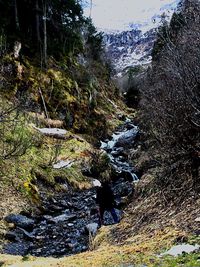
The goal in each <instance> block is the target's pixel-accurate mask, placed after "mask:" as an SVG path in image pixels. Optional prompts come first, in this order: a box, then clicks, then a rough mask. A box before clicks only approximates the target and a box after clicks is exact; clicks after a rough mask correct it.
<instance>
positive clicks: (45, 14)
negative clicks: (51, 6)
mask: <svg viewBox="0 0 200 267" xmlns="http://www.w3.org/2000/svg"><path fill="white" fill-rule="evenodd" d="M43 31H44V43H43V53H44V65H45V66H46V65H47V4H46V0H45V1H44V2H43Z"/></svg>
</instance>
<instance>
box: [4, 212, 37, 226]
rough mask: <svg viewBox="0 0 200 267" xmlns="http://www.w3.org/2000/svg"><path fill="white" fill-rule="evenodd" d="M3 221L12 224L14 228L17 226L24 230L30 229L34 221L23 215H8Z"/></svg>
mask: <svg viewBox="0 0 200 267" xmlns="http://www.w3.org/2000/svg"><path fill="white" fill-rule="evenodd" d="M5 221H6V222H8V223H14V224H15V225H16V226H19V227H21V228H24V229H31V228H33V225H34V222H35V221H34V220H33V219H29V218H27V217H26V216H23V215H17V214H10V215H8V216H6V217H5Z"/></svg>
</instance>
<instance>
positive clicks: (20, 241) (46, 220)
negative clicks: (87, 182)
mask: <svg viewBox="0 0 200 267" xmlns="http://www.w3.org/2000/svg"><path fill="white" fill-rule="evenodd" d="M137 133H138V129H137V127H136V126H134V125H133V124H132V122H131V121H130V120H126V122H125V123H124V124H123V125H122V126H121V127H119V128H118V129H117V130H116V132H114V134H113V135H112V137H111V138H110V139H109V140H105V141H104V142H101V149H104V150H105V151H106V152H107V154H108V156H109V158H110V161H111V164H112V166H113V167H114V169H115V172H116V177H115V179H114V180H113V181H112V189H113V192H114V195H115V199H116V205H117V209H116V211H117V213H118V216H119V217H121V216H122V210H121V209H122V207H123V198H126V197H129V196H130V195H131V194H132V193H133V190H134V182H135V181H136V180H137V179H138V178H137V176H136V174H135V173H134V167H133V166H131V165H130V164H129V163H128V152H127V151H128V149H129V148H130V147H131V145H132V144H133V142H134V139H135V137H136V135H137ZM93 178H96V177H93ZM41 197H42V202H43V207H44V211H43V213H42V214H41V215H38V216H34V217H33V216H31V215H30V214H26V213H24V214H20V215H17V214H15V215H9V216H7V217H6V220H7V222H10V223H14V225H15V227H14V228H13V229H11V230H10V231H8V232H7V234H6V239H7V240H9V242H7V243H6V244H5V246H4V248H3V251H2V253H6V254H12V255H27V254H30V255H34V256H53V257H60V256H66V255H72V254H77V253H79V252H83V251H87V250H88V249H89V234H88V229H87V228H88V224H92V225H93V227H94V228H95V227H96V229H93V231H94V234H95V232H96V231H97V223H98V213H97V210H96V202H95V199H96V189H95V187H92V188H91V189H87V190H79V191H74V190H73V189H72V188H70V187H69V192H67V193H59V194H55V195H54V196H53V197H51V198H46V197H45V195H44V196H41ZM104 219H105V220H104V222H105V225H109V224H113V219H112V216H111V215H110V214H109V213H105V218H104Z"/></svg>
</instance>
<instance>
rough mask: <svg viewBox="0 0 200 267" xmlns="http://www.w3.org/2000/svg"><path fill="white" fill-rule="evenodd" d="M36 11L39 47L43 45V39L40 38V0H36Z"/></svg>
mask: <svg viewBox="0 0 200 267" xmlns="http://www.w3.org/2000/svg"><path fill="white" fill-rule="evenodd" d="M35 9H36V36H37V43H38V46H39V45H40V43H41V37H40V17H39V5H38V0H36V2H35Z"/></svg>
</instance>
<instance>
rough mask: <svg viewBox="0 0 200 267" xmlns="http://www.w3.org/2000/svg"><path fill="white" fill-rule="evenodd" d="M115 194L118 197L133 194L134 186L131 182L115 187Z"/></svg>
mask: <svg viewBox="0 0 200 267" xmlns="http://www.w3.org/2000/svg"><path fill="white" fill-rule="evenodd" d="M113 192H114V194H115V195H117V196H121V197H124V196H127V195H131V194H132V193H133V185H132V183H130V182H122V183H118V184H116V185H115V186H113Z"/></svg>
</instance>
